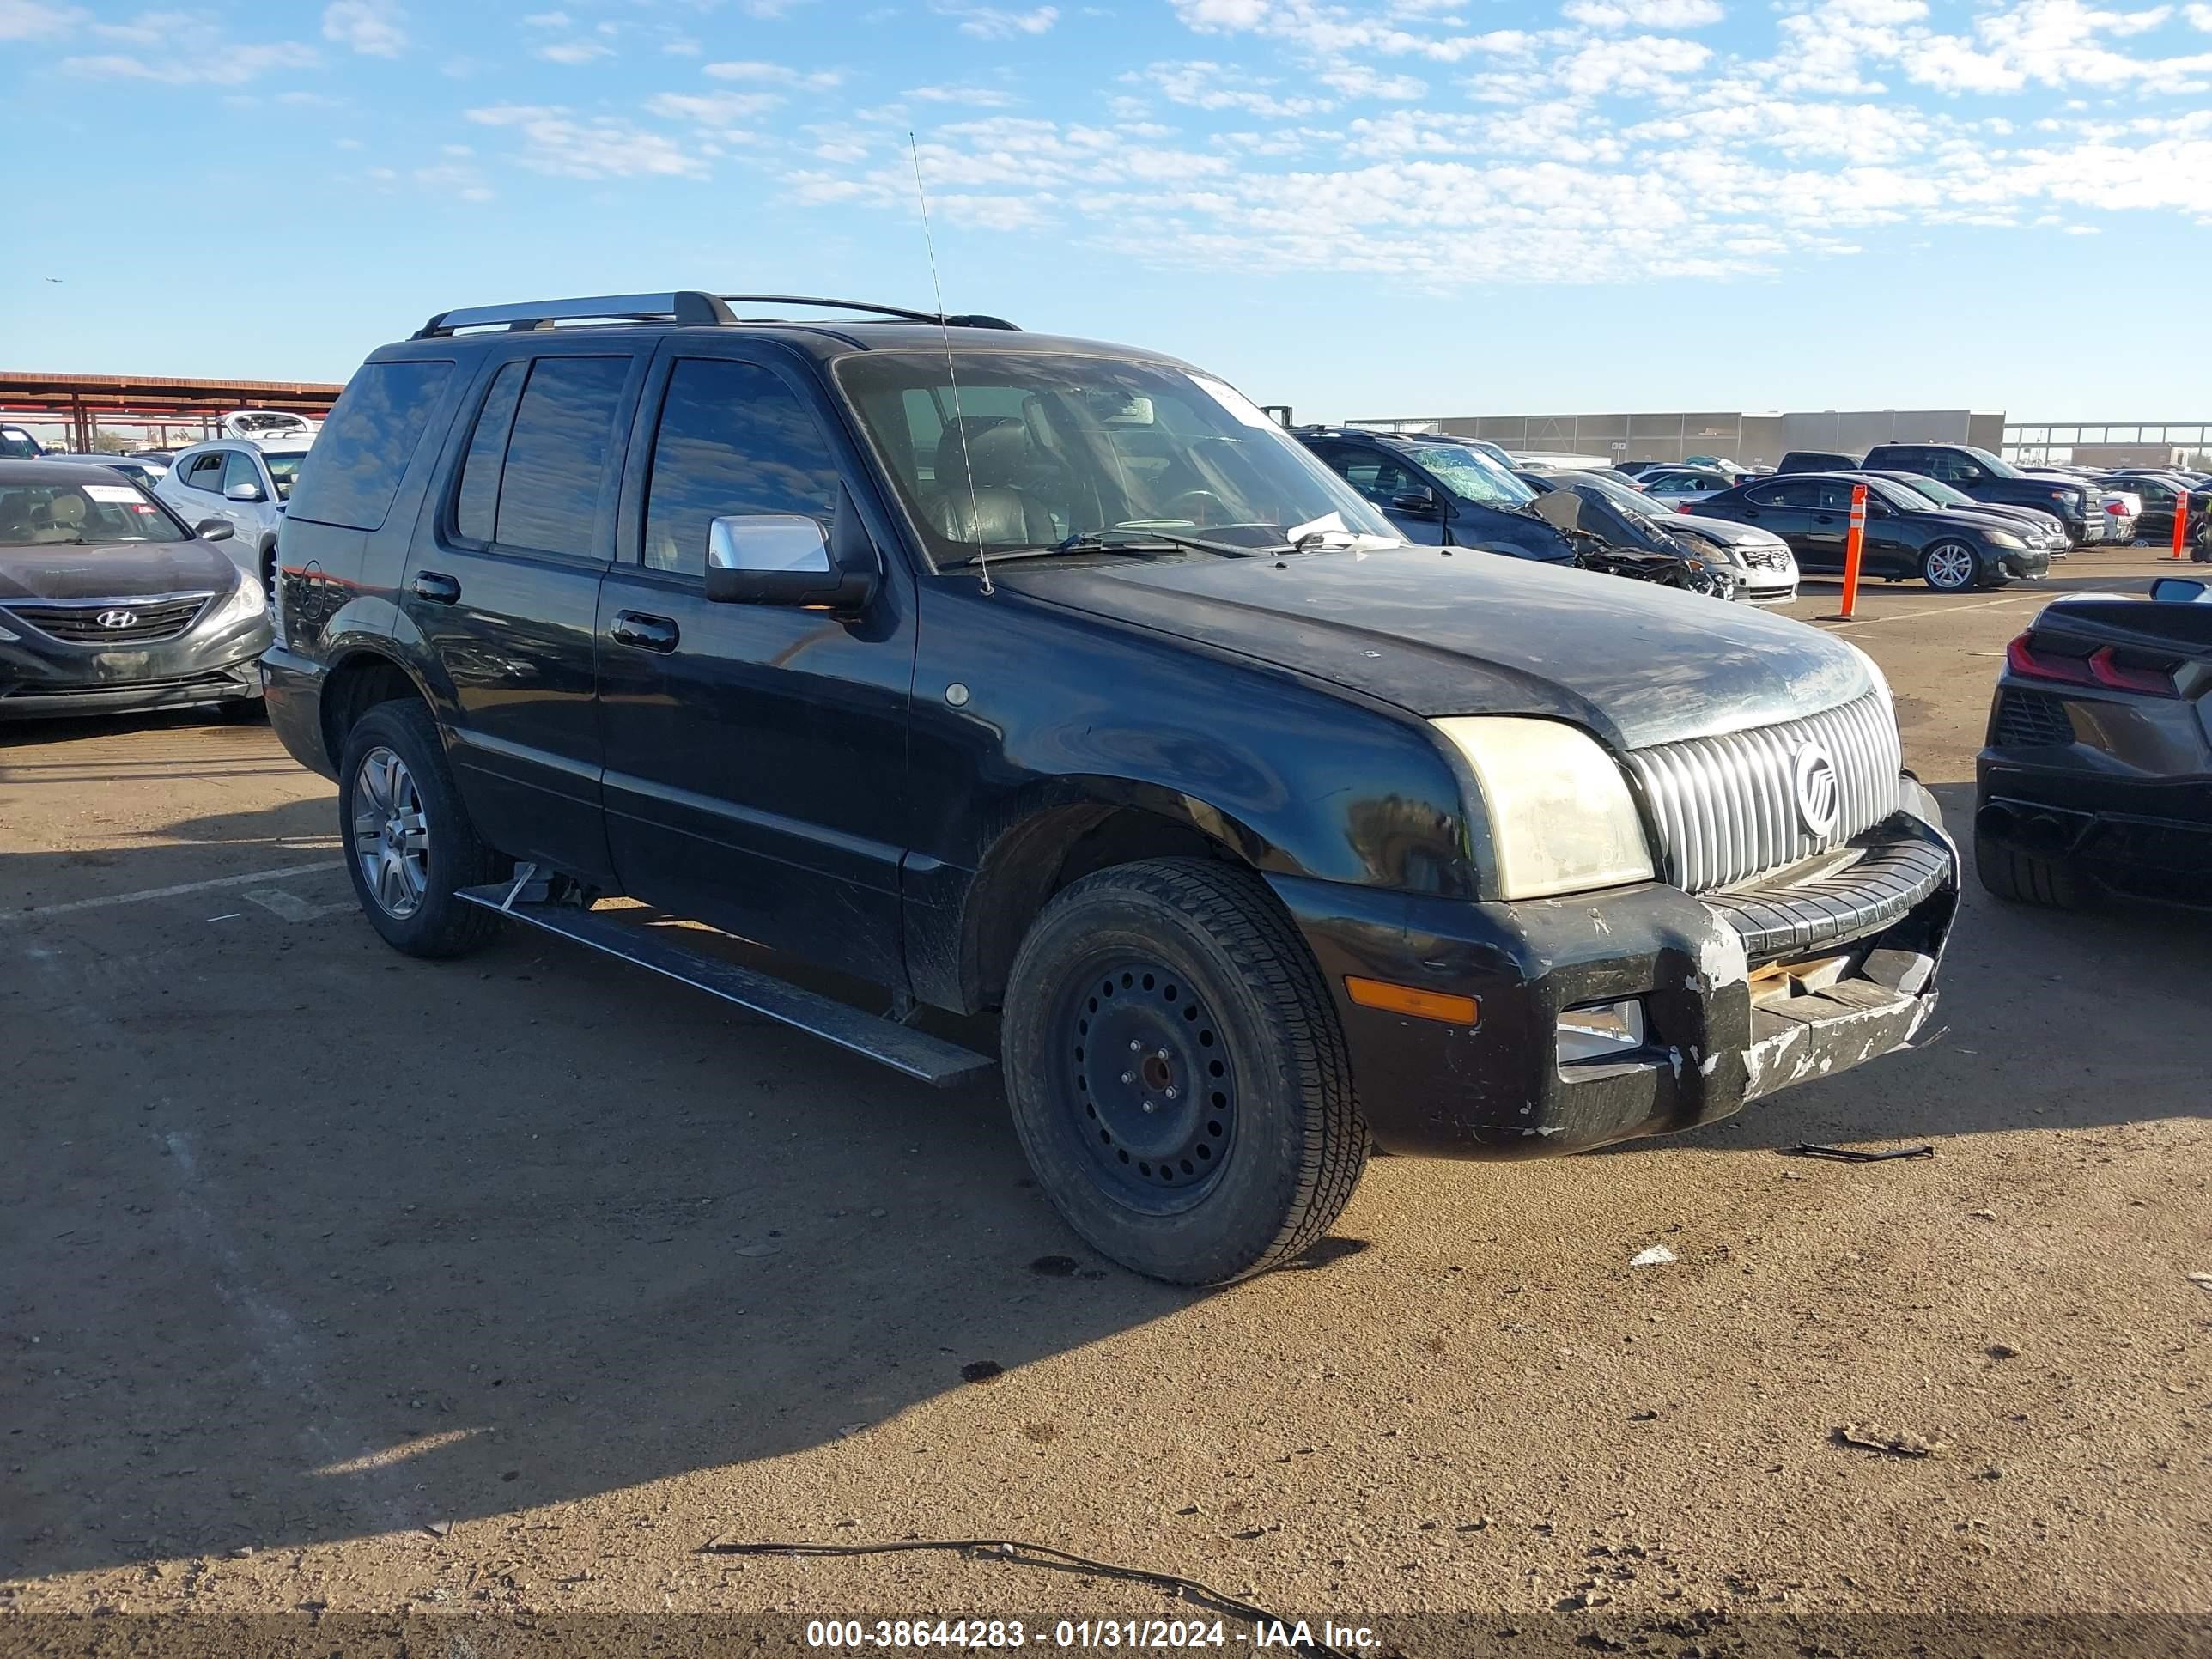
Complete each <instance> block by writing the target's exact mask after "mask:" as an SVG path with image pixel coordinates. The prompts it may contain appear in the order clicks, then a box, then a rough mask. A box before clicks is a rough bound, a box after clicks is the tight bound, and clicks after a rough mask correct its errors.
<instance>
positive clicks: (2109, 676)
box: [2005, 634, 2181, 697]
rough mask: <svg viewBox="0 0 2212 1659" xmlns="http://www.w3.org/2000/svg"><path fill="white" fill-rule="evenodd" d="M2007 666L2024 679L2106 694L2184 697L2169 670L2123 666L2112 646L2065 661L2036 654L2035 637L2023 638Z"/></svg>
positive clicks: (2054, 655) (2009, 650)
mask: <svg viewBox="0 0 2212 1659" xmlns="http://www.w3.org/2000/svg"><path fill="white" fill-rule="evenodd" d="M2005 666H2007V667H2008V668H2009V669H2011V670H2012V671H2013V672H2014V673H2015V674H2018V675H2019V676H2020V677H2021V678H2023V679H2030V680H2057V681H2060V682H2063V684H2068V685H2095V686H2101V687H2103V688H2104V689H2105V690H2107V691H2140V692H2142V694H2143V695H2144V696H2149V697H2178V696H2180V695H2181V689H2180V687H2179V686H2177V685H2176V684H2174V683H2173V675H2172V671H2171V670H2170V669H2167V668H2150V667H2146V666H2143V665H2139V664H2134V663H2124V662H2121V661H2120V660H2119V659H2118V656H2117V655H2116V654H2115V647H2112V646H2109V645H2108V646H2105V647H2102V648H2101V649H2099V650H2096V651H2093V652H2091V653H2089V654H2088V655H2087V656H2086V657H2063V656H2060V655H2059V654H2057V653H2056V652H2051V651H2039V650H2037V649H2036V647H2035V636H2034V635H2033V634H2022V635H2021V636H2020V637H2019V638H2017V639H2015V641H2013V642H2012V643H2011V644H2010V645H2008V646H2007V647H2005Z"/></svg>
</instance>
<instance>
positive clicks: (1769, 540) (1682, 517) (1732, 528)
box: [1665, 513, 1790, 547]
mask: <svg viewBox="0 0 2212 1659" xmlns="http://www.w3.org/2000/svg"><path fill="white" fill-rule="evenodd" d="M1665 523H1666V526H1667V528H1668V529H1669V530H1686V531H1689V532H1691V533H1692V534H1693V535H1699V536H1703V537H1704V538H1705V539H1706V540H1707V541H1709V542H1718V543H1719V544H1721V545H1722V546H1723V547H1787V546H1789V545H1790V544H1789V543H1787V542H1785V541H1784V540H1783V539H1782V538H1781V537H1779V536H1778V535H1776V534H1775V533H1774V532H1772V531H1771V530H1761V529H1760V528H1759V526H1757V525H1755V524H1738V523H1736V521H1735V520H1733V519H1714V518H1708V517H1707V516H1706V515H1705V514H1704V513H1674V514H1673V515H1672V516H1670V517H1669V518H1668V519H1667V520H1665Z"/></svg>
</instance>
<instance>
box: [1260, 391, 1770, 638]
mask: <svg viewBox="0 0 2212 1659" xmlns="http://www.w3.org/2000/svg"><path fill="white" fill-rule="evenodd" d="M1296 435H1297V437H1298V439H1299V441H1301V442H1303V443H1304V445H1305V446H1306V447H1307V448H1308V449H1310V450H1311V451H1312V452H1313V453H1315V454H1316V455H1317V456H1319V457H1320V458H1321V459H1322V460H1323V461H1324V462H1326V463H1327V464H1328V465H1329V467H1330V468H1331V469H1332V470H1334V471H1335V472H1336V473H1337V474H1338V475H1339V476H1340V477H1342V478H1344V479H1345V481H1346V482H1347V483H1350V484H1351V485H1352V488H1353V489H1357V490H1358V492H1359V493H1360V495H1362V496H1363V497H1364V498H1365V499H1366V500H1367V501H1369V502H1370V504H1372V505H1373V506H1374V507H1375V508H1376V510H1377V511H1378V512H1380V513H1382V514H1383V517H1384V518H1385V519H1386V520H1388V521H1389V524H1390V526H1392V528H1393V529H1395V531H1397V532H1398V533H1399V534H1401V535H1402V536H1403V537H1405V538H1406V539H1407V540H1408V541H1410V542H1413V543H1416V544H1420V545H1423V546H1429V547H1439V546H1441V547H1470V548H1476V549H1480V550H1485V551H1488V552H1496V553H1506V554H1510V555H1512V556H1516V557H1520V558H1526V559H1534V560H1538V561H1540V562H1547V563H1553V564H1569V563H1573V562H1575V561H1576V560H1577V556H1578V553H1577V541H1578V540H1579V539H1581V538H1580V537H1579V536H1578V534H1577V532H1571V531H1564V530H1562V529H1561V528H1560V527H1559V526H1558V525H1557V524H1554V523H1553V522H1552V521H1551V520H1549V519H1547V517H1546V515H1545V514H1544V513H1542V512H1541V511H1540V510H1539V509H1538V507H1537V505H1536V503H1537V501H1538V499H1539V497H1541V496H1542V495H1546V494H1547V493H1548V492H1551V491H1553V490H1555V489H1561V488H1572V489H1574V490H1575V491H1576V493H1577V495H1582V496H1583V497H1584V498H1585V499H1587V500H1588V501H1590V502H1591V503H1592V504H1593V505H1604V506H1605V507H1607V510H1608V511H1620V512H1625V513H1628V514H1630V515H1632V519H1633V520H1634V521H1635V525H1633V526H1629V525H1625V526H1622V528H1623V530H1624V531H1625V532H1626V533H1625V534H1624V535H1623V536H1622V537H1621V538H1620V544H1630V543H1633V544H1634V545H1635V546H1637V547H1638V548H1645V549H1650V548H1665V549H1667V550H1670V551H1673V552H1674V553H1678V554H1680V555H1681V556H1685V557H1686V558H1688V559H1690V560H1692V561H1693V562H1696V563H1697V564H1699V566H1701V567H1703V568H1705V571H1706V572H1707V573H1708V574H1706V576H1705V579H1704V581H1703V582H1702V583H1701V584H1700V585H1701V586H1705V588H1706V589H1707V591H1725V592H1728V593H1729V594H1730V595H1731V596H1733V597H1737V598H1743V599H1752V600H1753V601H1754V602H1757V603H1760V604H1783V603H1786V602H1787V601H1788V600H1790V599H1795V598H1796V593H1797V570H1796V565H1795V564H1793V563H1792V562H1790V556H1789V550H1788V549H1787V548H1786V547H1784V545H1783V544H1781V543H1780V542H1779V541H1778V540H1777V539H1776V538H1773V537H1771V536H1767V535H1764V534H1762V533H1759V532H1747V531H1745V530H1743V529H1741V528H1740V527H1738V526H1725V525H1719V524H1716V523H1711V522H1705V521H1698V522H1692V521H1690V520H1683V519H1680V518H1679V517H1678V516H1677V515H1676V514H1674V513H1673V512H1672V511H1671V509H1670V508H1669V507H1668V505H1667V504H1666V503H1665V502H1663V501H1661V500H1659V499H1658V498H1656V497H1655V496H1651V495H1646V494H1645V493H1644V492H1643V491H1641V490H1639V489H1636V488H1635V487H1634V486H1633V485H1632V484H1630V483H1627V482H1626V481H1625V480H1623V479H1620V478H1619V477H1614V476H1611V475H1610V470H1609V469H1602V468H1598V469H1593V468H1585V467H1571V468H1566V469H1564V470H1561V471H1545V472H1538V471H1531V470H1528V468H1526V467H1522V468H1520V469H1518V470H1516V469H1515V468H1514V467H1512V466H1510V465H1500V464H1499V463H1498V461H1497V459H1495V455H1494V453H1493V452H1495V450H1496V446H1494V445H1489V444H1478V443H1474V442H1468V441H1462V440H1459V439H1456V438H1447V437H1437V436H1433V435H1425V434H1401V433H1383V432H1376V431H1371V430H1369V429H1366V428H1358V427H1301V428H1297V434H1296ZM1600 522H1601V519H1600V518H1599V517H1598V516H1596V515H1593V517H1592V520H1591V526H1590V528H1591V529H1592V530H1593V531H1594V530H1595V527H1596V526H1597V525H1598V524H1599V523H1600ZM1655 522H1656V525H1657V526H1658V528H1657V531H1656V538H1657V539H1655V538H1654V533H1653V532H1650V531H1647V530H1643V529H1639V528H1637V527H1636V526H1641V525H1645V524H1650V523H1655ZM1580 556H1583V558H1584V560H1585V562H1588V556H1587V555H1586V554H1585V555H1580Z"/></svg>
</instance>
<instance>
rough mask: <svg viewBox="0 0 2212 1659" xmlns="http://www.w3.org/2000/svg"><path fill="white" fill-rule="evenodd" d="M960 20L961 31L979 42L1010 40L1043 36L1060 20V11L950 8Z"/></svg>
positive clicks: (1052, 9) (1047, 7)
mask: <svg viewBox="0 0 2212 1659" xmlns="http://www.w3.org/2000/svg"><path fill="white" fill-rule="evenodd" d="M949 13H950V15H952V16H955V17H957V18H959V19H960V20H961V21H960V32H961V33H963V34H972V35H974V36H975V38H976V39H977V40H1015V39H1017V38H1018V37H1019V36H1021V35H1024V34H1043V33H1048V32H1049V31H1050V29H1051V28H1052V26H1053V25H1054V23H1056V22H1058V21H1060V8H1059V7H1057V6H1038V7H1036V9H1033V10H1030V11H1010V10H1007V9H1006V8H1004V7H1000V6H958V7H953V8H950V9H949Z"/></svg>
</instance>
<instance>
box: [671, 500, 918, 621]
mask: <svg viewBox="0 0 2212 1659" xmlns="http://www.w3.org/2000/svg"><path fill="white" fill-rule="evenodd" d="M881 580H882V577H881V573H880V570H879V568H878V562H877V559H876V549H875V544H874V543H872V541H870V540H869V539H868V534H867V532H866V529H865V528H864V527H862V526H861V524H860V515H859V513H858V512H857V511H856V510H855V508H854V506H853V498H852V496H851V495H849V494H848V493H847V492H846V491H844V490H842V489H840V490H839V491H838V496H837V512H836V517H835V518H834V519H833V520H831V521H830V524H829V529H828V530H827V531H826V532H825V531H824V530H823V526H822V523H821V521H820V520H817V519H810V518H807V517H805V516H804V515H802V514H799V513H750V514H746V515H744V516H740V517H732V518H726V519H716V520H714V522H713V523H712V524H710V525H708V526H707V597H708V599H712V600H714V601H715V602H716V603H717V604H721V605H794V606H802V607H808V608H816V609H821V610H827V611H858V610H860V608H861V607H862V606H863V605H866V604H867V603H868V601H869V600H870V599H873V598H874V597H875V593H876V588H877V586H878V583H879V582H880V581H881Z"/></svg>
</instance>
